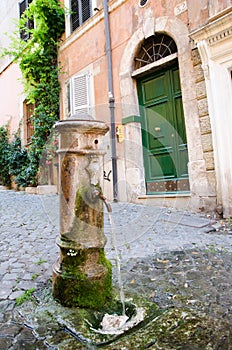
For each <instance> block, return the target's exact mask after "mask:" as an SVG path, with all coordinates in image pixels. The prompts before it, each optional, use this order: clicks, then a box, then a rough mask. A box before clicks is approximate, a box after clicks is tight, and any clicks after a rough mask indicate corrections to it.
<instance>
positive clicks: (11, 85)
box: [0, 64, 23, 133]
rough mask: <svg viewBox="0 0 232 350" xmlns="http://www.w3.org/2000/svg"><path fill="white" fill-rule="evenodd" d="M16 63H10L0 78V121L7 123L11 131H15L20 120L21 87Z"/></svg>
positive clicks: (2, 123)
mask: <svg viewBox="0 0 232 350" xmlns="http://www.w3.org/2000/svg"><path fill="white" fill-rule="evenodd" d="M20 78H21V72H20V70H19V67H18V65H16V64H11V65H10V66H9V67H8V68H7V69H6V70H5V71H4V72H2V73H1V79H0V123H1V126H2V125H6V124H9V127H10V131H11V133H14V132H15V131H17V129H18V127H19V122H20V102H21V100H22V92H23V87H22V84H21V83H20V80H19V79H20Z"/></svg>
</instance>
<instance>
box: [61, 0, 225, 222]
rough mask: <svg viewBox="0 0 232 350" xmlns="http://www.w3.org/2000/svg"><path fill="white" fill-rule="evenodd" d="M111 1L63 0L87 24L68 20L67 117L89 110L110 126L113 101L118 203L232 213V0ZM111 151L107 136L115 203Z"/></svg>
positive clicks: (64, 58)
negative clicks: (75, 10) (111, 102)
mask: <svg viewBox="0 0 232 350" xmlns="http://www.w3.org/2000/svg"><path fill="white" fill-rule="evenodd" d="M106 3H107V2H104V1H97V2H96V3H94V4H93V3H91V1H87V0H83V1H71V2H70V1H67V2H65V5H66V6H67V7H70V6H71V7H72V6H74V5H75V6H79V7H78V9H79V18H81V19H82V21H81V22H80V23H79V24H78V25H75V23H76V22H75V19H74V18H72V15H70V14H67V16H66V33H65V37H64V40H63V43H62V45H61V47H60V51H59V59H60V62H61V65H62V69H63V73H62V74H61V76H60V83H61V91H62V93H61V115H62V118H63V119H65V118H67V117H68V116H70V115H73V114H78V113H80V115H81V114H82V113H88V114H90V116H91V117H92V118H96V119H100V120H105V121H106V122H107V123H109V124H110V123H111V120H110V108H109V101H111V98H112V97H113V100H114V114H115V125H114V124H111V127H112V126H113V127H114V126H115V132H116V159H117V186H118V189H117V191H118V192H117V196H118V200H120V201H134V202H139V203H140V202H141V203H144V202H146V203H150V204H154V205H165V206H174V207H176V208H182V209H183V208H186V209H190V210H197V211H199V210H202V211H207V212H218V213H219V214H221V213H222V212H223V214H224V216H229V215H231V214H232V191H231V183H232V181H231V180H232V156H231V152H230V151H229V150H230V149H231V146H232V142H231V138H230V130H231V123H232V112H231V111H232V108H231V107H232V106H231V104H232V98H231V97H232V90H231V70H232V45H231V43H232V40H231V39H232V26H231V23H232V22H231V18H232V17H231V16H232V7H231V5H232V3H231V1H230V0H224V1H220V0H211V1H200V0H188V1H181V0H169V1H152V0H147V1H146V0H113V1H109V2H108V3H107V4H106ZM81 5H82V7H83V8H81ZM86 5H87V6H88V9H89V13H88V16H87V19H84V15H85V13H84V10H83V9H85V7H84V6H86ZM72 9H73V8H72ZM106 11H108V16H109V33H110V47H109V43H107V24H106V21H105V18H106V16H107V13H106ZM82 17H83V18H82ZM74 22H75V23H74ZM109 50H110V52H111V57H110V59H111V63H112V65H111V66H110V64H109V61H107V60H108V51H109ZM110 69H112V70H111V72H109V70H110ZM110 74H112V86H113V91H111V90H110V89H109V75H110ZM111 93H113V96H111ZM109 95H110V96H109ZM111 148H112V142H110V134H109V137H108V139H107V140H106V149H107V150H109V151H108V152H107V154H106V158H105V175H109V176H108V180H111V181H107V180H106V181H105V188H104V192H105V194H106V195H107V196H108V197H109V198H111V199H112V180H113V178H112V170H113V169H112V163H111V152H110V151H111ZM106 177H107V176H106Z"/></svg>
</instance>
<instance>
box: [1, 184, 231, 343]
mask: <svg viewBox="0 0 232 350" xmlns="http://www.w3.org/2000/svg"><path fill="white" fill-rule="evenodd" d="M58 201H59V198H58V196H56V195H32V194H26V193H24V192H14V191H4V190H0V237H1V254H0V281H1V288H0V349H1V350H7V349H9V350H16V349H47V348H49V349H59V346H58V345H57V346H56V347H54V346H53V345H49V343H48V342H44V341H42V340H41V339H39V338H36V336H35V333H33V330H31V329H29V328H28V327H25V323H24V322H23V321H22V322H21V323H20V322H15V318H14V311H15V309H16V307H17V306H16V301H17V300H19V298H20V297H21V296H22V295H24V297H25V295H26V293H30V291H31V292H32V291H33V290H34V289H35V290H36V289H38V288H41V286H42V285H43V283H47V281H48V280H49V279H51V275H52V264H53V263H54V262H55V261H56V259H57V257H58V254H59V252H58V247H57V246H56V244H55V239H56V237H57V236H58V234H59V217H58V216H59V214H58V206H59V204H58ZM112 209H113V221H114V225H113V226H114V227H113V233H114V234H115V237H116V238H115V242H114V244H113V243H112V235H111V234H112V228H111V226H110V223H109V219H108V217H107V212H106V213H105V233H106V235H107V238H108V242H107V245H106V252H107V255H108V257H109V259H110V260H111V261H112V263H113V266H114V270H113V272H114V275H113V279H114V284H115V285H117V280H118V278H117V273H116V266H115V265H116V263H115V261H116V258H117V257H116V253H118V254H119V256H120V259H121V274H122V281H123V285H124V288H125V290H127V291H132V292H133V293H137V294H139V295H144V296H146V297H147V298H148V299H149V300H151V301H154V302H156V303H157V304H158V305H159V306H160V307H161V308H166V307H179V306H186V307H188V308H190V309H192V310H198V311H199V310H200V311H201V312H203V313H207V314H210V315H211V316H212V317H213V318H214V319H218V320H219V319H224V320H225V321H226V322H227V323H228V324H231V325H232V307H231V304H232V303H231V302H232V294H231V286H232V273H231V271H232V269H231V267H232V266H231V265H232V259H231V252H232V231H231V227H230V226H228V228H227V229H223V227H222V223H221V222H217V221H216V220H213V219H211V218H209V217H207V216H200V215H196V214H192V213H189V212H187V211H186V212H181V211H175V209H167V208H157V207H151V206H144V205H135V204H129V203H112ZM113 245H114V247H112V246H113ZM112 248H113V249H112ZM45 338H46V337H45ZM45 345H46V346H45ZM223 346H224V347H220V346H219V347H218V348H217V349H224V350H228V349H232V340H231V338H229V339H227V340H226V341H225V342H224V345H223ZM62 349H65V347H62ZM67 349H68V347H67ZM78 349H79V348H78ZM83 349H85V348H83ZM189 349H190V348H189ZM215 349H216V348H215Z"/></svg>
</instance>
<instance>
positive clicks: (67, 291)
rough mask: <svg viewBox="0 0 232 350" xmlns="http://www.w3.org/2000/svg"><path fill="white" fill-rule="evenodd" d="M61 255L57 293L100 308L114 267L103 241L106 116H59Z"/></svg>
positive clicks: (55, 275) (55, 284) (70, 302)
mask: <svg viewBox="0 0 232 350" xmlns="http://www.w3.org/2000/svg"><path fill="white" fill-rule="evenodd" d="M55 129H56V130H57V131H58V132H59V150H58V155H59V171H60V236H59V238H58V239H57V244H58V246H59V248H60V257H59V259H58V261H57V262H56V263H55V264H54V265H53V297H54V298H55V299H56V300H57V301H59V302H60V303H61V304H62V305H64V306H68V307H74V306H78V307H86V308H92V309H100V308H102V306H103V305H104V304H105V302H106V300H107V299H109V298H110V297H111V289H112V268H111V263H110V261H109V260H108V259H107V258H106V256H105V252H104V246H105V244H106V237H105V235H104V211H103V202H105V204H106V205H107V207H108V210H110V206H109V205H108V204H107V203H106V201H105V198H104V196H103V194H102V189H101V188H102V180H103V156H104V154H105V151H104V150H103V149H102V141H103V137H104V135H105V134H106V133H107V131H108V130H109V128H108V126H107V125H106V124H105V123H104V122H100V121H96V120H78V119H74V118H70V119H68V120H64V121H60V122H58V123H57V124H56V126H55Z"/></svg>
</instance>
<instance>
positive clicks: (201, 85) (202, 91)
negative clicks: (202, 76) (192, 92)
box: [196, 80, 206, 100]
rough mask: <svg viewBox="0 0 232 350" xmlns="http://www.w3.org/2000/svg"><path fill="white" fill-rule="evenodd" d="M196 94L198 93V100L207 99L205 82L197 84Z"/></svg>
mask: <svg viewBox="0 0 232 350" xmlns="http://www.w3.org/2000/svg"><path fill="white" fill-rule="evenodd" d="M196 93H197V99H199V100H200V99H202V98H204V97H206V87H205V81H204V80H203V81H199V82H198V83H196Z"/></svg>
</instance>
